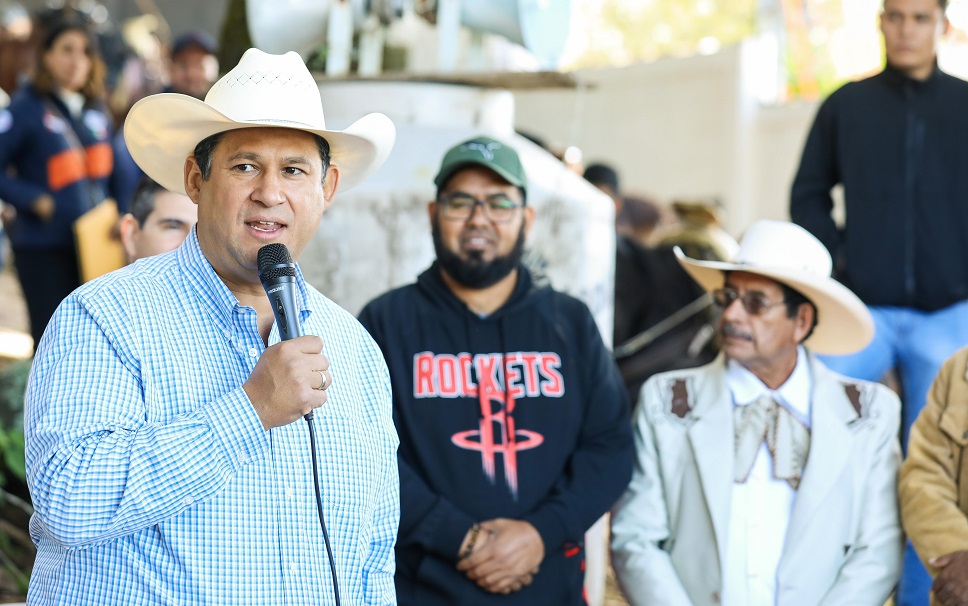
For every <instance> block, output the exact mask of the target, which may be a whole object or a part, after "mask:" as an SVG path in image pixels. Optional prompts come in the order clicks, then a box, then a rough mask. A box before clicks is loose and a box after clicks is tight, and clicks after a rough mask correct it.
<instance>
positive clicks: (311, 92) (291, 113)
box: [205, 48, 326, 130]
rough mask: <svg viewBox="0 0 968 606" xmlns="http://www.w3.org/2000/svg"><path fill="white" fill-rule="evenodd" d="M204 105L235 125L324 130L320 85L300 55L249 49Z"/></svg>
mask: <svg viewBox="0 0 968 606" xmlns="http://www.w3.org/2000/svg"><path fill="white" fill-rule="evenodd" d="M205 103H207V104H208V105H210V106H211V107H212V108H213V109H215V110H217V111H219V112H221V113H222V114H224V115H225V116H227V117H229V118H231V119H232V120H235V121H237V122H258V123H265V122H279V125H280V126H291V125H300V126H307V127H310V128H313V129H317V130H325V129H326V120H325V119H324V116H323V103H322V99H321V98H320V95H319V86H318V85H317V84H316V80H315V79H314V78H313V75H312V74H311V73H309V69H308V68H307V67H306V65H305V64H304V63H303V61H302V59H301V58H300V57H299V55H298V54H297V53H295V52H293V51H290V52H288V53H286V54H285V55H270V54H268V53H264V52H262V51H260V50H259V49H255V48H251V49H249V50H247V51H246V52H245V54H244V55H242V59H241V60H240V61H239V64H238V65H237V66H235V67H234V68H233V69H232V70H231V71H229V72H228V73H227V74H225V75H224V76H222V77H221V78H219V80H218V82H216V83H215V84H214V85H213V86H212V88H211V90H210V91H209V92H208V94H207V95H206V96H205Z"/></svg>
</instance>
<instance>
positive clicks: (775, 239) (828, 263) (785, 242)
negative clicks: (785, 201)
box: [733, 220, 833, 278]
mask: <svg viewBox="0 0 968 606" xmlns="http://www.w3.org/2000/svg"><path fill="white" fill-rule="evenodd" d="M733 261H734V262H735V263H737V264H740V265H748V266H749V267H750V269H751V270H753V269H756V268H769V269H774V270H775V269H786V270H790V271H795V272H802V273H804V274H809V275H813V276H817V277H824V278H829V277H830V274H831V271H832V270H833V262H832V260H831V258H830V253H829V252H828V251H827V248H826V247H825V246H824V245H823V243H821V242H820V240H818V239H817V238H815V237H814V236H813V234H811V233H810V232H808V231H807V230H805V229H803V228H802V227H800V226H799V225H796V224H794V223H788V222H786V221H767V220H762V221H757V222H756V223H754V224H753V225H751V226H750V227H749V229H747V230H746V233H745V234H744V235H743V238H742V240H740V243H739V251H738V252H737V253H736V258H735V259H734V260H733Z"/></svg>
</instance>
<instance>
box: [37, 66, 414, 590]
mask: <svg viewBox="0 0 968 606" xmlns="http://www.w3.org/2000/svg"><path fill="white" fill-rule="evenodd" d="M125 134H126V137H127V140H128V144H129V147H130V149H131V152H132V155H133V156H134V158H135V160H137V162H138V163H139V164H140V165H141V167H142V168H143V169H144V170H145V172H146V173H147V174H148V175H149V176H150V177H152V178H153V179H154V180H155V181H157V182H159V183H161V184H162V185H163V186H165V187H166V188H168V189H170V190H172V191H175V192H181V193H187V194H188V196H189V197H190V198H191V199H192V201H193V202H194V203H195V204H196V205H197V206H198V223H197V225H196V227H195V229H194V230H192V232H191V233H190V234H189V235H188V237H187V238H186V239H185V242H184V243H183V244H182V245H181V246H180V247H179V248H178V249H176V250H174V251H171V252H169V253H165V254H162V255H158V256H155V257H151V258H148V259H144V260H142V261H141V262H139V263H136V264H134V265H131V266H128V267H127V268H125V269H122V270H119V271H116V272H113V273H111V274H108V275H106V276H103V277H102V278H101V279H98V280H95V281H93V282H90V283H88V284H86V285H85V286H83V287H82V288H80V289H78V290H77V291H75V292H74V293H73V294H72V295H71V296H69V297H68V298H67V299H66V300H65V301H64V302H63V303H62V304H61V306H60V308H59V309H58V311H57V313H56V314H55V316H54V318H53V320H52V322H51V325H50V327H49V328H48V330H47V333H46V335H45V337H44V339H43V340H42V342H41V344H40V348H39V350H38V352H37V356H36V359H35V361H34V366H33V375H32V377H31V380H30V384H29V386H28V394H27V402H26V412H25V421H24V424H25V429H26V440H27V447H26V455H27V474H28V482H29V485H30V491H31V496H32V498H33V503H34V507H35V509H36V513H35V515H34V517H33V518H32V520H31V525H30V529H31V534H32V536H33V539H34V541H35V543H36V544H37V550H38V554H37V561H36V565H35V567H34V570H33V575H32V576H31V579H30V589H29V592H28V600H29V601H30V602H31V603H32V604H98V605H105V604H162V603H164V604H173V603H179V604H270V603H290V604H332V603H335V602H336V598H335V596H334V594H336V593H337V592H338V593H339V596H340V597H341V599H342V603H344V604H364V603H365V604H390V603H394V602H395V598H394V589H393V571H394V559H393V543H394V540H395V537H396V528H397V520H398V513H397V510H398V482H397V466H396V455H395V453H396V446H397V437H396V432H395V430H394V427H393V421H392V418H391V409H390V384H389V378H388V376H387V371H386V367H385V365H384V362H383V358H382V356H381V355H380V351H379V349H378V348H377V347H376V345H375V344H374V343H373V341H372V340H371V339H370V337H369V336H368V335H367V334H366V332H365V331H364V330H363V328H362V327H361V326H360V325H359V324H358V323H357V322H356V320H354V319H353V318H352V317H351V316H350V315H349V314H347V313H346V312H345V311H343V310H342V309H340V308H339V307H338V306H336V305H335V304H334V303H332V302H330V301H329V300H327V299H326V298H325V297H323V296H322V295H321V294H320V293H319V292H318V291H316V290H315V289H314V288H313V287H311V286H310V285H309V284H306V283H305V281H304V280H303V278H302V274H301V273H300V272H299V270H298V268H296V267H293V268H291V269H290V270H289V271H291V272H292V273H290V274H288V275H294V276H295V287H294V291H295V296H294V298H295V308H296V309H297V310H298V320H299V323H300V324H301V327H302V332H303V333H304V334H305V336H301V337H297V338H293V339H291V340H287V341H283V342H280V340H279V330H278V328H277V327H275V325H274V321H273V311H272V309H271V306H270V303H269V299H268V298H267V297H266V293H265V292H264V289H263V286H262V284H261V283H260V279H259V275H258V264H257V263H258V262H257V257H258V253H259V250H260V248H262V247H263V246H264V245H267V244H282V245H284V246H286V247H288V249H289V251H291V253H292V256H293V257H296V258H298V256H299V254H300V253H301V252H302V250H303V248H304V246H305V245H306V244H307V242H308V240H309V239H310V237H311V236H312V235H313V233H314V232H315V231H316V227H317V225H318V224H319V221H320V219H321V217H322V215H323V212H324V211H325V210H326V208H327V207H328V206H329V205H330V204H331V203H332V201H333V198H334V196H335V194H336V191H337V188H338V187H339V188H346V187H349V186H351V185H353V184H355V183H359V182H360V181H361V180H362V179H363V178H364V177H365V176H366V175H367V174H368V173H370V172H371V171H372V170H374V169H376V168H377V167H378V166H379V165H380V164H381V163H382V162H383V160H384V159H385V158H386V156H387V154H388V153H389V151H390V148H391V146H392V144H393V139H394V129H393V125H392V123H390V121H389V120H388V119H387V118H386V117H385V116H383V115H381V114H373V115H369V116H365V117H363V118H362V119H360V120H359V121H357V122H356V123H355V124H353V125H352V126H351V127H349V128H348V129H346V130H345V131H330V130H327V129H326V126H325V122H324V120H323V109H322V104H321V102H320V97H319V89H318V88H317V85H316V83H315V81H314V80H313V77H312V75H311V74H310V73H309V71H308V70H307V69H306V67H305V65H304V64H303V62H302V60H301V59H300V58H299V56H298V55H297V54H295V53H291V52H290V53H287V54H286V55H268V54H266V53H263V52H261V51H258V50H255V49H252V50H249V51H248V52H246V53H245V55H244V56H243V57H242V59H241V61H240V62H239V64H238V66H237V67H235V68H234V69H233V70H231V71H230V72H229V73H228V74H226V75H225V76H224V77H223V78H222V79H220V80H219V81H218V82H217V83H216V84H215V86H214V87H213V88H212V90H211V91H210V92H209V94H208V95H207V97H206V99H205V101H201V100H198V99H195V98H192V97H188V96H185V95H179V94H170V93H169V94H159V95H154V96H150V97H147V98H145V99H143V100H142V101H140V102H139V103H138V104H136V105H135V106H134V107H133V108H132V110H131V113H130V114H129V116H128V119H127V123H126V125H125ZM277 260H278V261H281V262H283V263H284V262H285V258H284V255H283V256H282V258H277ZM296 332H297V334H298V331H296ZM320 336H323V337H325V339H326V340H325V344H324V341H323V339H321V338H320ZM324 346H325V351H326V353H325V354H324V353H322V352H323V348H324ZM324 404H325V408H323V410H322V411H321V413H322V414H317V415H316V417H315V419H316V421H315V423H316V428H315V432H314V431H313V424H312V423H310V424H309V426H308V432H307V428H306V427H304V426H303V425H304V423H303V422H302V420H301V418H302V417H303V416H304V415H307V414H308V413H311V412H312V411H313V410H314V409H317V408H320V407H322V406H323V405H324ZM317 451H318V458H319V464H318V467H317V465H316V459H317ZM317 471H318V472H319V474H320V477H319V479H318V480H317V479H316V478H315V477H314V476H315V472H317ZM320 493H321V494H320ZM324 524H325V525H324ZM327 526H328V530H329V534H328V535H327V533H326V527H327ZM330 551H331V554H330V555H328V552H330ZM337 571H338V574H336V573H337Z"/></svg>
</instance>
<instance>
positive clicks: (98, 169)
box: [85, 142, 114, 179]
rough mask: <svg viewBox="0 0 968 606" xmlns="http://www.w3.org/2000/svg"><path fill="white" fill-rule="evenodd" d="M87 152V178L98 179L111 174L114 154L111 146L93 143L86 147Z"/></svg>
mask: <svg viewBox="0 0 968 606" xmlns="http://www.w3.org/2000/svg"><path fill="white" fill-rule="evenodd" d="M85 151H86V152H87V176H88V178H90V179H100V178H101V177H107V176H108V175H110V174H111V169H112V168H113V167H114V154H113V153H112V151H111V145H110V144H108V143H103V142H102V143H95V144H94V145H92V146H90V147H88V148H87V149H86V150H85Z"/></svg>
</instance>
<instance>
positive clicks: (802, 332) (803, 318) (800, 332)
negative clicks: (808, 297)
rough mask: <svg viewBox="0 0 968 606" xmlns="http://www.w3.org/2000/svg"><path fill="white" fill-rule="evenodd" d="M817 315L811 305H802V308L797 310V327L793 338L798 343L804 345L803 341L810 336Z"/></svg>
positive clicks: (795, 319)
mask: <svg viewBox="0 0 968 606" xmlns="http://www.w3.org/2000/svg"><path fill="white" fill-rule="evenodd" d="M816 313H817V312H816V310H814V307H813V305H811V304H810V303H801V304H800V307H798V308H797V316H796V318H794V321H795V322H796V325H795V326H794V329H793V336H794V338H795V339H796V341H797V343H803V340H804V339H805V338H806V337H807V335H808V334H810V329H811V328H812V327H813V322H814V318H815V317H816Z"/></svg>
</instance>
